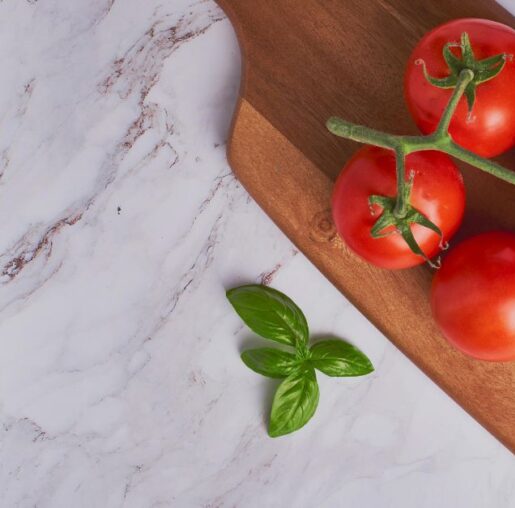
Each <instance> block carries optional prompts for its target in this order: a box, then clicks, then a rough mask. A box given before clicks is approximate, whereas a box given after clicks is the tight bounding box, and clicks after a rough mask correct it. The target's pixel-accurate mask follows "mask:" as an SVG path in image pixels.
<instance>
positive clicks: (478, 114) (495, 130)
mask: <svg viewBox="0 0 515 508" xmlns="http://www.w3.org/2000/svg"><path fill="white" fill-rule="evenodd" d="M463 32H467V33H468V35H469V38H470V42H471V45H472V49H473V51H474V54H475V56H476V58H477V59H480V60H482V59H484V58H487V57H490V56H494V55H497V54H500V53H505V54H509V55H515V30H513V29H512V28H510V27H509V26H506V25H502V24H501V23H496V22H494V21H488V20H485V19H473V18H469V19H456V20H454V21H450V22H448V23H444V24H443V25H440V26H438V27H437V28H435V29H434V30H432V31H431V32H429V33H427V34H426V35H425V36H424V37H423V38H422V40H421V41H420V42H419V43H418V45H417V46H416V48H415V49H414V50H413V53H412V54H411V56H410V58H409V60H408V66H407V69H406V75H405V79H404V93H405V97H406V102H407V104H408V107H409V110H410V112H411V115H412V116H413V118H414V120H415V122H416V124H417V126H418V127H419V129H420V130H421V131H422V132H423V133H424V134H428V133H431V132H433V131H434V130H435V128H436V126H437V124H438V121H439V119H440V117H441V115H442V112H443V110H444V108H445V106H446V104H447V102H448V100H449V98H450V96H451V93H452V89H442V88H438V87H436V86H434V85H432V84H430V83H429V82H428V81H427V80H426V78H425V76H424V73H423V70H422V67H421V66H420V65H417V64H416V63H415V62H416V61H417V60H419V59H421V60H424V62H425V63H426V66H427V70H428V73H429V74H430V75H431V76H432V77H435V78H443V77H445V76H448V75H449V74H450V71H449V68H448V66H447V64H446V63H445V60H444V58H443V56H442V48H443V46H444V45H445V44H446V43H448V42H452V41H456V42H459V41H460V36H461V34H462V33H463ZM452 52H453V53H454V54H455V55H456V56H457V57H459V58H461V52H460V49H459V48H452ZM449 133H450V134H451V136H452V138H453V139H454V141H455V142H456V143H458V144H459V145H461V146H462V147H464V148H467V149H468V150H471V151H473V152H475V153H477V154H479V155H482V156H484V157H493V156H495V155H498V154H500V153H502V152H505V151H506V150H508V149H509V148H511V147H512V146H513V145H514V144H515V62H513V61H512V60H511V59H508V61H507V62H506V64H505V65H504V68H503V69H502V70H501V72H500V73H499V74H498V75H497V76H495V77H494V78H492V79H491V80H489V81H485V82H484V83H480V84H478V85H477V88H476V100H475V103H474V107H473V110H472V114H471V116H470V117H468V107H467V102H466V100H465V98H464V97H462V99H461V100H460V103H459V104H458V107H457V110H456V113H455V115H454V117H453V119H452V121H451V124H450V128H449Z"/></svg>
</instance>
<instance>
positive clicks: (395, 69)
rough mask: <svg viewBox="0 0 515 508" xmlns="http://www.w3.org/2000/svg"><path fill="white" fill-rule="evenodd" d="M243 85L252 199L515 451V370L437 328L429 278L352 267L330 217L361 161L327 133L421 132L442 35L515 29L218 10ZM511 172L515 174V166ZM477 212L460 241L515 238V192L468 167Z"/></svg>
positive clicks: (435, 9) (423, 10) (361, 12)
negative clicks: (420, 56) (426, 85)
mask: <svg viewBox="0 0 515 508" xmlns="http://www.w3.org/2000/svg"><path fill="white" fill-rule="evenodd" d="M219 3H220V5H221V6H222V8H223V9H224V10H225V11H226V12H227V14H228V16H229V17H230V19H231V20H232V22H233V24H234V26H235V28H236V31H237V34H238V37H239V41H240V44H241V48H242V53H243V60H244V73H243V79H242V87H241V92H240V95H241V97H240V101H239V106H238V108H237V112H236V116H235V119H234V123H233V132H232V136H231V141H230V145H229V160H230V163H231V166H232V168H233V170H234V172H235V173H236V175H237V176H238V178H239V179H240V181H241V182H242V183H243V185H244V186H245V187H246V188H247V190H248V191H249V193H250V194H251V195H252V196H253V198H254V199H255V200H256V201H257V202H258V203H259V205H260V206H261V207H262V208H263V209H264V210H265V212H266V213H267V214H268V215H269V216H270V217H271V218H272V219H273V220H274V221H275V222H276V223H277V225H278V226H279V227H280V228H281V229H282V230H283V231H284V233H286V235H288V237H289V238H290V239H291V240H292V241H293V242H294V243H295V244H296V245H297V246H298V247H299V248H300V249H301V250H302V252H304V254H305V255H306V256H307V257H308V258H309V259H311V261H312V262H313V263H314V264H315V265H316V266H317V267H318V268H319V269H320V270H321V271H322V272H323V273H324V274H325V275H326V276H327V277H328V279H330V280H331V281H332V282H333V284H334V285H335V286H337V287H338V288H339V289H340V290H341V292H342V293H343V294H344V295H345V296H346V297H347V298H348V299H349V300H350V301H351V302H352V303H353V304H354V305H355V306H356V307H357V308H358V309H360V311H361V312H362V313H363V314H364V315H365V316H366V317H367V318H368V319H369V320H370V321H371V322H372V323H373V324H374V325H375V326H376V327H377V328H378V329H379V330H381V331H382V332H383V333H384V334H385V335H386V336H387V337H388V338H389V339H390V340H391V341H392V342H393V343H394V344H395V345H396V346H397V347H398V348H399V349H400V350H402V351H403V352H404V353H405V354H406V356H408V357H409V358H410V359H411V360H412V361H413V362H415V363H416V364H417V365H418V366H419V367H420V368H421V369H422V370H423V371H424V372H425V373H426V374H428V375H429V376H430V377H431V378H432V379H433V380H434V381H435V382H436V383H438V384H439V385H440V386H441V387H442V388H443V389H444V390H445V391H446V392H447V393H448V394H449V395H450V396H451V397H453V398H454V399H455V400H456V401H457V402H458V403H459V404H460V405H461V406H463V407H464V408H465V409H466V410H467V411H468V412H469V413H470V414H471V415H472V416H474V417H475V418H476V419H477V420H478V421H479V422H480V423H481V424H482V425H484V426H485V427H486V428H487V429H488V430H489V431H490V432H492V433H493V434H494V435H495V436H496V437H497V438H498V439H500V440H501V441H502V442H503V443H504V444H505V445H506V446H507V447H508V448H510V449H511V450H512V451H515V362H511V363H504V364H495V363H488V362H480V361H476V360H472V359H470V358H468V357H466V356H465V355H463V354H461V353H460V352H458V351H457V350H455V349H453V348H452V347H451V346H450V345H449V344H448V343H447V342H446V341H445V340H444V339H443V337H442V336H441V334H440V333H439V331H438V330H437V328H436V327H435V324H434V323H433V321H432V319H431V314H430V308H429V303H428V291H429V287H430V281H431V276H432V274H431V272H430V270H429V269H428V268H426V267H421V268H416V269H411V270H403V271H395V272H394V271H386V270H380V269H376V268H374V267H372V266H370V265H368V264H366V263H365V262H363V261H361V260H360V259H358V258H357V257H356V256H355V255H353V254H352V253H351V252H350V251H349V250H348V249H347V248H346V246H345V245H344V244H343V242H342V241H341V240H340V239H339V238H338V237H337V236H336V233H335V229H334V225H333V222H332V220H331V214H330V209H329V207H330V195H331V190H332V185H333V181H334V178H335V177H336V175H337V174H338V172H339V170H340V168H341V167H342V166H343V164H344V163H345V161H346V159H348V158H349V156H350V155H351V154H352V153H353V152H354V151H355V150H357V149H358V148H359V145H358V144H356V143H353V142H351V141H346V140H342V139H338V138H336V137H334V136H332V135H331V134H329V133H328V132H327V131H326V130H325V128H324V124H325V121H326V119H327V118H328V117H329V116H332V115H338V116H342V117H343V118H346V119H348V120H350V121H353V122H357V123H362V124H365V125H369V126H371V127H375V128H377V129H382V130H386V131H394V132H397V133H415V132H416V130H415V127H414V124H413V122H412V121H411V119H410V116H409V114H408V111H407V109H406V107H405V105H404V102H403V97H402V76H403V69H404V65H405V62H406V61H407V58H408V55H409V54H410V51H411V49H412V48H413V47H414V45H415V44H416V42H417V41H418V39H419V38H420V37H421V36H422V35H423V34H424V33H425V32H426V31H427V30H428V29H430V28H432V27H434V26H436V25H438V24H439V23H441V22H443V21H446V20H449V19H452V18H458V17H480V18H489V19H492V20H497V21H501V22H503V23H505V24H508V25H511V26H513V25H514V21H515V20H514V17H513V16H512V15H511V14H510V13H508V12H507V11H506V10H504V9H503V8H502V7H500V6H499V5H498V4H496V3H495V2H493V1H488V0H483V1H478V0H438V1H431V2H428V1H427V0H219ZM502 162H503V163H504V164H505V165H507V166H510V167H515V153H514V152H513V151H512V152H511V153H508V154H505V156H504V157H503V158H502ZM461 167H462V169H463V173H464V177H465V182H466V186H467V199H468V205H467V206H468V210H467V216H466V219H465V223H464V226H463V228H462V231H461V233H460V235H461V236H467V235H470V234H471V233H475V232H479V231H484V230H489V229H492V228H504V229H509V230H515V207H514V204H515V189H514V188H513V187H510V186H509V185H508V184H504V183H502V182H500V181H498V180H496V179H495V178H493V177H489V176H488V175H485V174H483V173H481V172H480V171H478V170H476V169H474V168H471V167H468V166H466V165H464V164H463V165H461Z"/></svg>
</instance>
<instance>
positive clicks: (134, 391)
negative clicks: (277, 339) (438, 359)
mask: <svg viewBox="0 0 515 508" xmlns="http://www.w3.org/2000/svg"><path fill="white" fill-rule="evenodd" d="M0 59H1V62H2V73H1V78H0V122H1V123H0V231H1V233H2V234H1V235H0V423H1V427H0V506H1V507H2V508H14V507H21V508H29V507H31V508H32V507H38V508H50V507H51V508H61V507H63V508H69V507H73V508H79V507H84V508H96V507H101V508H104V507H106V508H111V507H113V508H115V507H127V508H147V507H148V508H150V507H180V508H182V507H205V508H207V507H210V508H218V507H235V506H236V507H245V508H247V507H250V508H252V507H259V508H262V507H279V508H286V507H295V508H297V507H306V508H308V507H309V508H311V507H355V506H356V507H357V506H359V507H360V508H376V507H387V508H388V507H392V508H394V507H395V508H402V507H413V506H417V507H418V508H434V507H440V508H447V507H449V508H455V507H467V508H478V507H488V508H506V507H514V506H515V461H514V457H513V455H512V454H511V453H510V452H508V451H507V450H506V449H505V448H504V447H503V446H502V445H500V444H499V443H498V442H497V441H496V440H495V439H494V438H493V437H491V436H490V435H489V434H488V433H487V432H486V431H485V430H484V429H482V428H481V427H480V426H479V425H478V424H477V423H476V422H475V421H474V420H472V419H471V418H470V417H469V416H468V415H467V414H465V413H464V412H463V411H462V410H461V409H460V408H459V407H458V406H457V405H455V404H454V402H452V401H451V400H450V399H449V398H448V397H447V396H446V395H444V394H443V393H442V392H441V391H440V390H439V389H438V388H437V387H436V386H435V385H434V384H433V383H432V382H431V381H430V380H428V379H427V378H426V377H424V375H423V374H421V373H420V372H419V371H418V370H417V368H416V367H414V366H413V365H412V364H411V363H410V362H409V361H407V360H406V359H405V358H404V357H403V356H402V355H401V354H400V353H399V352H398V351H397V350H396V349H394V347H393V346H391V345H390V343H389V342H388V341H387V340H386V339H385V338H384V337H383V336H381V334H380V333H378V332H377V331H376V330H375V329H374V328H373V327H372V326H371V325H370V324H369V323H368V322H367V321H366V319H365V318H364V317H362V316H361V315H360V314H359V313H358V312H357V311H356V310H355V309H354V308H353V307H352V306H351V305H350V304H349V303H348V302H346V301H345V299H344V298H343V297H342V296H341V295H340V294H339V293H338V292H337V291H336V290H335V289H334V288H333V287H332V286H331V285H330V284H329V283H328V282H327V281H326V280H325V279H324V278H323V277H322V276H321V275H320V274H319V273H318V272H317V270H316V269H315V268H313V266H311V265H310V263H309V262H308V261H307V260H306V259H305V258H304V257H303V256H302V255H301V254H300V253H298V252H297V251H296V249H295V248H294V247H293V246H292V245H291V243H290V242H289V241H288V240H287V239H286V238H285V237H284V236H283V235H282V234H281V233H280V231H278V230H277V229H276V227H275V226H274V225H273V224H272V223H271V221H270V220H269V219H268V218H267V217H266V216H265V215H264V214H263V213H262V212H261V211H260V210H259V208H258V207H257V206H256V204H255V203H254V202H253V201H252V199H250V198H249V196H248V195H247V194H246V192H245V191H244V190H243V189H242V188H241V186H240V185H239V184H238V182H237V181H236V180H235V179H234V177H233V176H232V174H231V171H230V169H229V167H228V165H227V162H226V159H225V141H226V138H227V130H228V125H229V122H230V117H231V113H232V109H233V105H234V102H235V98H236V94H237V88H238V79H239V51H238V48H237V44H236V41H235V37H234V34H233V31H232V28H231V25H230V23H229V22H228V21H227V20H226V19H225V17H224V15H223V14H222V12H221V11H220V10H219V9H218V8H217V7H216V6H215V4H214V3H213V2H212V1H210V0H209V1H207V0H206V1H194V0H166V1H165V0H145V1H144V2H143V1H141V0H116V1H115V0H87V1H86V0H2V1H0ZM263 278H265V279H266V280H268V281H269V282H271V283H272V284H273V285H274V286H275V287H277V288H279V289H281V290H284V291H286V292H287V293H288V294H290V295H291V296H292V297H293V298H294V299H295V300H296V301H298V302H299V304H300V305H301V307H302V308H303V309H304V310H305V312H306V314H307V316H308V320H309V322H310V324H311V327H312V329H313V330H314V331H315V332H318V333H332V334H336V335H340V336H343V337H347V338H349V339H352V340H353V341H354V342H355V343H356V344H357V345H358V346H359V347H361V348H362V349H363V350H364V351H366V352H367V353H368V354H369V356H370V357H371V358H372V359H373V361H374V363H375V365H376V372H375V373H374V375H373V376H371V377H367V378H363V379H359V380H335V379H328V378H324V377H323V376H320V384H321V394H322V395H321V402H320V406H319V409H318V411H317V414H316V417H315V419H314V420H313V421H312V422H311V423H310V424H309V425H308V426H307V427H306V428H305V429H304V430H303V431H302V432H299V433H297V434H295V435H292V436H290V437H286V438H281V439H277V440H272V439H269V438H268V437H267V435H266V432H265V424H264V421H265V418H266V414H267V408H268V407H269V403H270V395H271V389H272V388H273V385H274V382H273V381H270V380H266V379H264V378H260V377H259V376H258V375H256V374H254V373H252V372H250V371H249V370H247V369H246V368H245V367H244V366H243V364H242V363H241V361H240V359H239V351H240V350H241V348H242V347H244V345H245V344H247V343H248V342H249V336H250V334H249V332H248V331H247V330H245V329H244V328H243V327H242V325H241V323H240V321H239V319H238V318H237V317H236V316H235V314H234V313H233V311H232V310H231V308H230V307H229V305H228V304H227V303H226V300H225V298H224V288H225V287H228V286H231V285H234V284H236V283H238V282H247V281H260V280H262V279H263Z"/></svg>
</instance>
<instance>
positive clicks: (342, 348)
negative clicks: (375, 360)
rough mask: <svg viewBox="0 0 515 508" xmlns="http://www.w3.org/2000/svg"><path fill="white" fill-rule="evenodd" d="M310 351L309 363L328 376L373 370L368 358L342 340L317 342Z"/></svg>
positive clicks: (362, 373) (360, 374)
mask: <svg viewBox="0 0 515 508" xmlns="http://www.w3.org/2000/svg"><path fill="white" fill-rule="evenodd" d="M310 352H311V358H310V363H311V364H312V365H313V366H314V367H315V368H317V369H318V370H320V371H322V372H323V373H324V374H327V375H328V376H333V377H346V376H363V375H365V374H369V373H370V372H372V371H373V370H374V366H373V365H372V363H371V362H370V360H369V359H368V358H367V357H366V356H365V355H364V354H363V353H362V352H361V351H360V350H359V349H358V348H356V347H354V346H353V345H352V344H349V343H348V342H345V341H343V340H336V339H331V340H323V341H321V342H317V343H316V344H314V345H313V346H312V347H311V349H310Z"/></svg>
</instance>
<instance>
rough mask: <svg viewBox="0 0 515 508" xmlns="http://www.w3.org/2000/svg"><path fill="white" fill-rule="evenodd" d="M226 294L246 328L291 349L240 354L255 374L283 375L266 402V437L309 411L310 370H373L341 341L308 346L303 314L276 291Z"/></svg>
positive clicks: (291, 427)
mask: <svg viewBox="0 0 515 508" xmlns="http://www.w3.org/2000/svg"><path fill="white" fill-rule="evenodd" d="M227 298H228V299H229V301H230V303H231V304H232V306H233V307H234V309H235V310H236V312H237V313H238V315H239V316H240V317H241V319H242V320H243V321H244V322H245V324H246V325H247V326H248V327H249V328H250V329H251V330H252V331H254V332H255V333H257V334H258V335H260V336H261V337H263V338H265V339H269V340H273V341H275V342H278V343H280V344H282V345H285V346H288V347H290V348H293V351H292V352H290V351H284V350H282V349H275V348H259V349H249V350H247V351H244V352H243V353H242V355H241V359H242V360H243V362H244V363H245V365H247V367H249V368H250V369H252V370H253V371H255V372H257V373H258V374H262V375H263V376H267V377H271V378H278V379H284V380H283V381H282V383H281V384H280V385H279V388H278V389H277V391H276V393H275V396H274V401H273V403H272V411H271V414H270V423H269V426H268V434H269V435H270V436H271V437H278V436H283V435H285V434H290V433H291V432H294V431H296V430H298V429H300V428H301V427H303V426H304V425H306V423H307V422H308V421H309V420H310V419H311V417H312V416H313V415H314V414H315V411H316V408H317V406H318V400H319V396H320V393H319V389H318V383H317V378H316V372H315V369H317V370H319V371H321V372H323V373H324V374H326V375H328V376H333V377H349V376H363V375H365V374H369V373H370V372H372V371H373V370H374V367H373V366H372V363H371V362H370V360H369V359H368V358H367V357H366V356H365V355H364V354H363V353H362V352H361V351H360V350H359V349H357V348H356V347H355V346H353V345H352V344H349V343H348V342H345V341H343V340H338V339H328V340H322V341H318V342H316V343H315V344H313V345H312V346H311V347H310V348H308V341H309V329H308V324H307V321H306V318H305V316H304V314H303V313H302V311H301V310H300V309H299V307H297V305H296V304H295V303H294V302H293V301H292V300H291V299H290V298H288V297H287V296H286V295H285V294H283V293H281V292H280V291H277V290H275V289H272V288H269V287H267V286H262V285H258V284H250V285H246V286H241V287H237V288H234V289H230V290H229V291H227Z"/></svg>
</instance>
